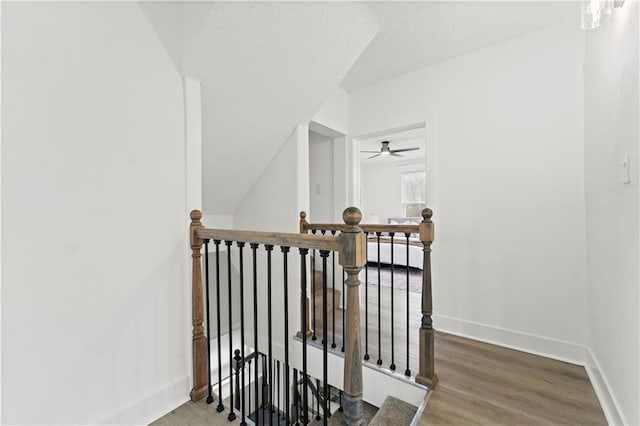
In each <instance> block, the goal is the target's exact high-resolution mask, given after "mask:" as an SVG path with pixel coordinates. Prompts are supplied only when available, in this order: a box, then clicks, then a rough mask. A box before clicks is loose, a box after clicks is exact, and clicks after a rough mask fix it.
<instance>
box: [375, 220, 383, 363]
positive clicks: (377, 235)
mask: <svg viewBox="0 0 640 426" xmlns="http://www.w3.org/2000/svg"><path fill="white" fill-rule="evenodd" d="M381 235H382V232H376V237H377V242H378V360H377V361H376V364H378V365H382V349H381V348H382V339H381V336H380V330H381V329H382V326H381V322H380V319H381V312H380V299H381V297H380V287H381V286H380V236H381Z"/></svg>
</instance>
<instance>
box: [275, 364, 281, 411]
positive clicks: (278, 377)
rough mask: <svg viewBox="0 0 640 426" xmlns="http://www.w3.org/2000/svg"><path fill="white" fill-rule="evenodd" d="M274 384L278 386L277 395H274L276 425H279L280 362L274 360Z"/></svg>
mask: <svg viewBox="0 0 640 426" xmlns="http://www.w3.org/2000/svg"><path fill="white" fill-rule="evenodd" d="M276 383H277V384H278V393H277V394H276V395H277V396H276V407H277V411H276V412H277V413H278V423H280V360H276Z"/></svg>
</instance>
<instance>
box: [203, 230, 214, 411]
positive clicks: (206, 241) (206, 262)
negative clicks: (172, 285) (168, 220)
mask: <svg viewBox="0 0 640 426" xmlns="http://www.w3.org/2000/svg"><path fill="white" fill-rule="evenodd" d="M202 241H204V279H205V297H206V299H205V309H206V310H207V391H208V395H207V404H211V403H212V402H213V389H212V388H213V386H211V329H210V324H211V319H210V318H211V316H210V314H209V312H210V309H209V239H208V238H205V239H203V240H202Z"/></svg>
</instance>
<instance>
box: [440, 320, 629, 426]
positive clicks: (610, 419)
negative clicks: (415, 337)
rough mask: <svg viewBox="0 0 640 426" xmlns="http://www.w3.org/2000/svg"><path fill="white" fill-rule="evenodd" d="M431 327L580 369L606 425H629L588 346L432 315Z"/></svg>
mask: <svg viewBox="0 0 640 426" xmlns="http://www.w3.org/2000/svg"><path fill="white" fill-rule="evenodd" d="M433 323H434V328H435V329H436V330H439V331H443V332H445V333H450V334H455V335H456V336H461V337H467V338H469V339H473V340H479V341H481V342H486V343H490V344H493V345H498V346H503V347H506V348H510V349H515V350H518V351H522V352H527V353H531V354H534V355H540V356H544V357H546V358H551V359H556V360H558V361H563V362H568V363H571V364H576V365H580V366H583V367H584V368H585V370H586V372H587V375H588V377H589V380H590V381H591V385H592V386H593V389H594V391H595V393H596V396H597V398H598V401H599V402H600V406H601V407H602V411H603V412H604V415H605V417H606V419H607V423H609V425H624V424H628V423H627V421H626V419H625V417H624V415H623V414H622V411H621V410H620V409H619V407H620V405H619V404H618V403H617V400H616V398H615V396H614V394H613V393H612V392H611V387H610V386H609V382H608V381H607V378H606V376H605V375H604V374H603V373H602V369H601V368H600V364H599V363H598V359H597V358H596V356H595V355H594V353H593V352H592V351H591V348H589V347H588V346H583V345H578V344H576V343H572V342H567V341H563V340H557V339H552V338H549V337H543V336H537V335H535V334H529V333H524V332H521V331H515V330H508V329H504V328H501V327H495V326H492V325H488V324H481V323H477V322H472V321H466V320H462V319H459V318H452V317H448V316H444V315H434V316H433Z"/></svg>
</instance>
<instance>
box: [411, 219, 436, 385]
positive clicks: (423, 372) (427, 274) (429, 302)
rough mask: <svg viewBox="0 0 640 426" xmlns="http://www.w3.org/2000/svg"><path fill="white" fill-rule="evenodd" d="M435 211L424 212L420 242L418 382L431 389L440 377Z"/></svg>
mask: <svg viewBox="0 0 640 426" xmlns="http://www.w3.org/2000/svg"><path fill="white" fill-rule="evenodd" d="M431 216H433V211H432V210H431V209H424V210H422V223H420V240H421V241H422V245H423V246H424V248H423V254H424V258H423V268H422V322H421V324H420V336H419V342H420V343H419V344H420V346H419V352H420V353H419V355H420V366H419V372H418V375H417V376H416V382H418V383H421V384H423V385H425V386H428V387H430V388H431V389H433V388H435V387H436V385H437V384H438V375H437V374H436V373H435V368H434V356H435V354H434V329H433V319H432V318H431V316H432V315H433V295H432V293H431V243H433V236H434V230H433V222H432V221H431Z"/></svg>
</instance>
